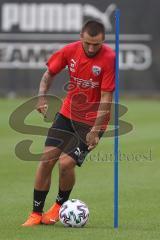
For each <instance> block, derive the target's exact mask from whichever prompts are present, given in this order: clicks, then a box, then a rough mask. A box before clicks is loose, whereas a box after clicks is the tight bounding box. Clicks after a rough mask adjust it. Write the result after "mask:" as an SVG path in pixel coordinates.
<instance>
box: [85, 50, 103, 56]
mask: <svg viewBox="0 0 160 240" xmlns="http://www.w3.org/2000/svg"><path fill="white" fill-rule="evenodd" d="M83 50H84V52H85V54H86V55H87V57H89V58H93V57H95V56H96V55H97V54H98V53H99V51H100V50H101V48H100V49H98V51H97V52H94V53H90V52H88V51H87V50H85V49H84V48H83Z"/></svg>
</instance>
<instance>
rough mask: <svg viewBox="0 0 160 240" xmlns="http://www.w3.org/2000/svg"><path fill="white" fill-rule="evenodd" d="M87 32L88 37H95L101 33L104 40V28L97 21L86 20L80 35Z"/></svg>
mask: <svg viewBox="0 0 160 240" xmlns="http://www.w3.org/2000/svg"><path fill="white" fill-rule="evenodd" d="M84 32H87V33H88V34H89V35H90V36H92V37H95V36H97V35H98V34H100V33H102V34H103V36H104V38H105V27H104V25H103V23H102V22H100V21H98V20H88V21H87V22H85V23H84V25H83V27H82V31H81V33H84Z"/></svg>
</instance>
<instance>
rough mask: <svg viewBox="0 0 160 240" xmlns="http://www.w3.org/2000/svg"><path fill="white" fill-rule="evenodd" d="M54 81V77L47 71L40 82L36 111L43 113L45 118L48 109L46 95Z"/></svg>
mask: <svg viewBox="0 0 160 240" xmlns="http://www.w3.org/2000/svg"><path fill="white" fill-rule="evenodd" d="M52 80H53V75H52V74H51V73H50V72H49V71H48V70H47V71H46V72H45V73H44V74H43V76H42V79H41V82H40V87H39V92H38V96H39V98H38V102H37V106H36V109H37V111H38V112H40V113H42V114H43V115H44V116H46V113H47V109H48V103H47V98H46V96H45V95H46V93H47V92H48V90H49V88H50V86H51V83H52Z"/></svg>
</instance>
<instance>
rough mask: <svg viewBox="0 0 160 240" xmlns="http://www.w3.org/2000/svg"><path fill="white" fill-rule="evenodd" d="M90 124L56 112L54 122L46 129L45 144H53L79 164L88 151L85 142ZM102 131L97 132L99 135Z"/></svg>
mask: <svg viewBox="0 0 160 240" xmlns="http://www.w3.org/2000/svg"><path fill="white" fill-rule="evenodd" d="M90 129H91V126H89V125H87V124H85V123H80V122H76V121H73V120H71V119H69V118H67V117H65V116H63V115H62V114H61V113H59V112H58V113H56V115H55V118H54V122H53V124H52V126H51V128H50V129H49V131H48V135H47V138H46V141H45V146H54V147H58V148H59V149H61V150H62V151H63V152H64V153H67V154H68V155H69V156H71V157H72V158H73V159H74V160H75V161H76V163H77V165H78V166H81V164H82V163H83V161H84V159H85V157H86V155H87V154H88V153H89V152H90V150H88V145H87V144H86V135H87V133H88V132H89V131H90ZM102 135H103V131H101V132H100V133H99V137H101V136H102Z"/></svg>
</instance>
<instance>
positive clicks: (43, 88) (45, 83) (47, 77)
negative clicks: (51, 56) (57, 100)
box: [38, 70, 53, 95]
mask: <svg viewBox="0 0 160 240" xmlns="http://www.w3.org/2000/svg"><path fill="white" fill-rule="evenodd" d="M52 80H53V75H51V73H50V72H49V71H48V70H47V71H46V72H45V73H44V74H43V76H42V79H41V82H40V87H39V94H38V95H44V94H46V93H47V92H48V90H49V88H50V86H51V83H52Z"/></svg>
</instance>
